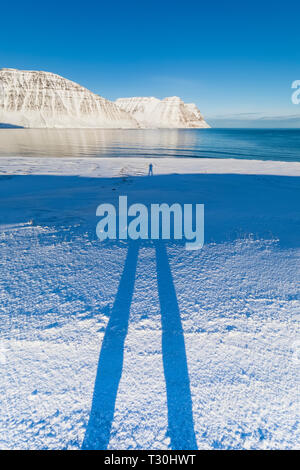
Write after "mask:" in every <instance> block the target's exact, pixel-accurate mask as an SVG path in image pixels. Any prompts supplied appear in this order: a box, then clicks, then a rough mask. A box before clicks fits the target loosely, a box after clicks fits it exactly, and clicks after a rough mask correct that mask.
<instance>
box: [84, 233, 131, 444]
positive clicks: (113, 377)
mask: <svg viewBox="0 0 300 470" xmlns="http://www.w3.org/2000/svg"><path fill="white" fill-rule="evenodd" d="M138 251H139V244H138V242H132V243H131V244H130V245H129V248H128V253H127V258H126V261H125V266H124V270H123V274H122V277H121V280H120V284H119V289H118V293H117V296H116V299H115V303H114V306H113V308H112V311H111V316H110V319H109V322H108V325H107V327H106V330H105V335H104V338H103V342H102V347H101V352H100V358H99V363H98V370H97V376H96V381H95V387H94V395H93V403H92V409H91V413H90V419H89V423H88V427H87V430H86V433H85V437H84V441H83V444H82V449H93V450H98V449H99V450H105V449H107V446H108V443H109V437H110V431H111V426H112V422H113V418H114V411H115V403H116V398H117V393H118V388H119V383H120V379H121V375H122V369H123V360H124V343H125V339H126V335H127V330H128V321H129V313H130V305H131V301H132V296H133V290H134V281H135V273H136V265H137V259H138Z"/></svg>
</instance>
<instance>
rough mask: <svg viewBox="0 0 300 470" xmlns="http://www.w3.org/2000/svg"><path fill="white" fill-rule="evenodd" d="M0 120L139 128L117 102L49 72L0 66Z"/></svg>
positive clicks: (19, 123)
mask: <svg viewBox="0 0 300 470" xmlns="http://www.w3.org/2000/svg"><path fill="white" fill-rule="evenodd" d="M0 123H6V124H10V125H16V126H22V127H39V128H40V127H41V128H45V127H59V128H84V127H99V128H137V127H139V125H138V123H137V122H136V120H135V119H134V118H133V117H132V116H130V115H129V114H128V113H126V112H125V111H123V110H122V109H121V108H119V107H118V106H116V104H114V103H112V102H111V101H108V100H106V99H104V98H102V97H101V96H98V95H95V94H94V93H92V92H90V91H89V90H87V89H86V88H84V87H82V86H80V85H78V84H77V83H75V82H72V81H70V80H67V79H65V78H63V77H60V76H59V75H55V74H53V73H50V72H35V71H23V70H16V69H0Z"/></svg>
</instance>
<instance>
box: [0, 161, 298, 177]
mask: <svg viewBox="0 0 300 470" xmlns="http://www.w3.org/2000/svg"><path fill="white" fill-rule="evenodd" d="M150 163H153V170H154V174H155V175H166V174H174V173H175V174H203V173H204V174H243V175H276V176H300V162H282V161H270V160H267V161H263V160H242V159H234V158H230V159H217V158H199V159H198V158H172V157H170V158H168V157H164V158H159V157H155V158H139V157H134V158H127V157H126V158H125V157H116V158H95V157H93V158H89V157H83V158H80V157H76V158H70V157H68V158H60V157H41V158H37V157H34V158H30V157H19V156H10V157H0V175H1V174H11V175H17V174H19V175H20V174H21V175H26V174H27V175H62V176H67V175H72V176H85V177H88V176H90V177H94V178H95V177H106V178H107V177H119V176H122V175H132V176H145V175H147V174H148V167H149V164H150Z"/></svg>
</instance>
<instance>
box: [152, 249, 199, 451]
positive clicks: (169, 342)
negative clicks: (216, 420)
mask: <svg viewBox="0 0 300 470" xmlns="http://www.w3.org/2000/svg"><path fill="white" fill-rule="evenodd" d="M156 267H157V284H158V294H159V301H160V309H161V323H162V356H163V365H164V374H165V380H166V388H167V403H168V433H169V437H170V439H171V447H172V449H174V450H185V449H186V450H194V449H197V442H196V438H195V431H194V422H193V411H192V398H191V391H190V380H189V373H188V367H187V359H186V351H185V343H184V335H183V329H182V325H181V319H180V311H179V307H178V302H177V297H176V291H175V287H174V284H173V279H172V273H171V269H170V265H169V261H168V256H167V251H166V247H165V244H164V243H163V242H157V244H156Z"/></svg>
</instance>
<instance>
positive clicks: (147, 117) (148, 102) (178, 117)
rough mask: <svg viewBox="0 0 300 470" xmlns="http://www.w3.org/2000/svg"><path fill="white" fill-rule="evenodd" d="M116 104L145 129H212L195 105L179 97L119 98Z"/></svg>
mask: <svg viewBox="0 0 300 470" xmlns="http://www.w3.org/2000/svg"><path fill="white" fill-rule="evenodd" d="M116 104H117V105H118V106H119V107H120V108H121V109H123V110H124V111H127V112H128V113H130V114H131V115H132V116H133V117H134V118H135V119H136V120H137V121H138V122H139V123H140V124H141V125H142V126H143V127H151V128H153V127H157V128H208V127H210V126H209V125H208V124H207V123H206V122H205V121H204V118H203V116H202V114H201V113H200V111H199V109H198V108H197V106H196V105H195V104H194V103H189V104H186V103H184V102H183V101H182V100H181V99H180V98H178V97H177V96H172V97H169V98H165V99H163V100H159V99H157V98H154V97H141V98H139V97H133V98H119V99H117V101H116Z"/></svg>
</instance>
